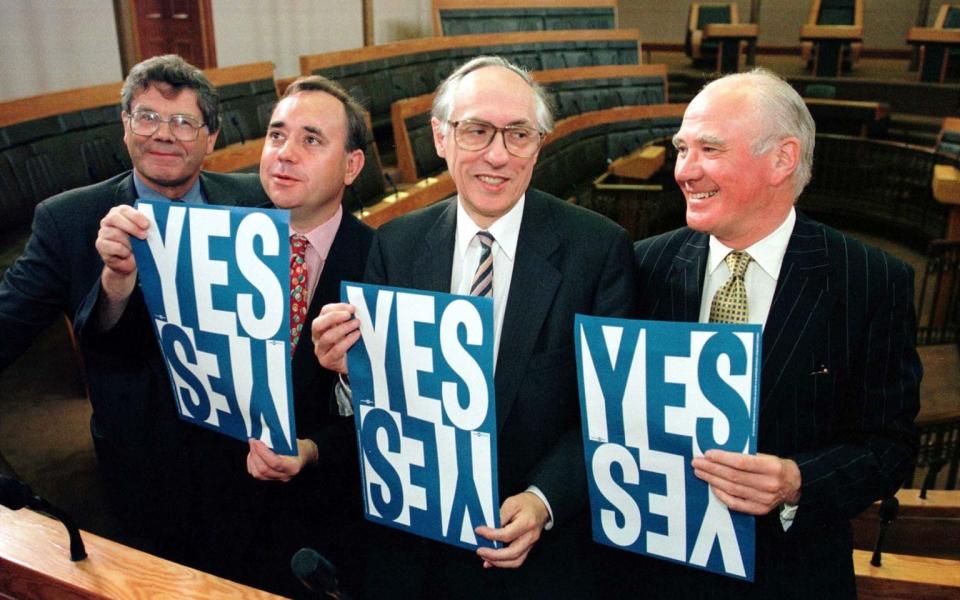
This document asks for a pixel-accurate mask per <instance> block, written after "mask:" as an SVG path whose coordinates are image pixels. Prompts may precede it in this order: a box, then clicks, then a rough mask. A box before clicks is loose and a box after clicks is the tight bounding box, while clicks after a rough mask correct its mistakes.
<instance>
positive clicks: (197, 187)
mask: <svg viewBox="0 0 960 600" xmlns="http://www.w3.org/2000/svg"><path fill="white" fill-rule="evenodd" d="M121 107H122V110H123V113H122V119H121V120H122V126H123V130H124V141H125V143H126V146H127V150H128V152H129V153H130V158H131V159H132V163H133V169H132V170H131V171H128V172H125V173H121V174H120V175H117V176H115V177H112V178H110V179H108V180H106V181H103V182H100V183H97V184H94V185H91V186H87V187H84V188H80V189H76V190H71V191H68V192H64V193H62V194H58V195H57V196H54V197H52V198H50V199H48V200H45V201H44V202H42V203H41V204H39V205H38V206H37V209H36V212H35V215H34V221H33V233H32V235H31V237H30V240H29V241H28V243H27V246H26V248H25V250H24V253H23V255H22V256H21V257H20V258H19V259H18V260H17V261H16V263H15V264H14V265H13V266H11V267H10V269H9V270H8V271H7V272H6V274H5V276H4V279H3V282H2V283H0V369H3V368H5V367H6V366H8V365H9V364H10V363H11V362H13V361H14V360H15V359H16V358H17V357H18V356H19V355H20V354H22V353H23V351H24V350H26V348H27V347H28V346H29V345H30V344H31V343H32V342H33V340H34V339H35V338H36V337H37V336H38V335H39V334H40V332H42V331H43V330H44V329H45V328H46V327H47V326H48V325H49V324H50V323H52V322H53V321H54V320H56V319H58V318H59V317H60V315H61V314H66V316H67V317H68V318H69V319H70V320H71V321H72V322H73V324H74V327H75V332H76V334H77V338H78V343H79V346H80V350H81V352H82V354H83V366H84V369H85V372H86V382H87V385H88V390H89V397H90V402H91V404H92V405H93V414H92V416H91V420H90V431H91V434H92V436H93V441H94V447H95V450H96V453H97V458H98V461H99V464H100V472H101V475H102V476H103V480H104V481H105V483H106V490H107V494H108V500H109V501H110V502H111V504H112V507H113V509H114V510H113V512H114V513H115V514H116V516H117V517H118V518H119V520H120V522H121V524H122V525H123V526H124V533H125V535H126V537H124V539H123V541H124V542H126V543H128V544H133V545H136V546H139V547H141V548H143V549H146V550H148V551H152V552H156V553H158V554H161V555H163V556H166V557H169V558H172V559H174V560H177V561H180V562H185V563H187V564H190V565H193V566H199V567H201V568H206V567H208V565H207V564H206V563H204V562H202V561H200V560H199V558H198V556H197V553H196V552H195V551H194V546H193V542H194V540H195V539H199V538H201V537H202V536H203V530H202V529H201V527H203V526H204V525H206V524H207V523H209V521H206V522H205V521H204V519H206V518H207V516H208V515H204V510H207V511H210V510H211V509H212V508H213V507H209V506H204V500H203V498H202V497H201V494H200V491H199V487H198V485H199V483H200V482H205V481H209V478H208V477H207V473H206V472H201V470H202V469H207V470H213V469H214V467H213V466H212V465H213V464H214V463H213V462H211V461H210V458H209V457H212V456H217V455H218V452H219V451H220V448H221V446H220V444H221V443H222V442H221V441H220V440H219V439H218V438H219V437H220V436H217V435H216V434H213V433H211V432H208V431H205V430H203V429H202V428H198V427H194V426H192V425H188V424H186V423H183V422H181V421H179V419H178V418H177V416H176V408H175V404H174V402H173V400H172V397H171V391H170V390H171V386H170V382H169V379H168V375H167V372H166V368H165V366H164V364H163V362H162V359H161V357H160V353H159V347H158V345H157V342H156V339H155V338H154V335H153V330H152V327H151V325H150V321H149V316H148V314H147V311H146V308H145V306H144V301H143V296H142V294H141V293H140V291H139V288H137V286H136V281H137V269H136V263H135V262H134V259H133V255H132V254H131V251H130V238H129V236H130V235H135V234H137V232H138V231H142V230H143V229H144V228H145V226H146V224H145V223H144V221H143V219H142V215H139V213H137V212H136V211H134V209H133V207H132V204H133V202H134V201H135V200H136V199H137V198H143V199H158V198H163V199H170V200H179V201H183V202H204V203H210V204H245V205H260V204H263V203H265V202H267V197H266V195H265V194H264V193H263V189H262V187H261V185H260V181H259V178H258V177H257V176H256V175H255V174H249V175H234V174H216V173H205V172H202V171H201V167H202V164H203V160H204V157H205V156H206V155H207V154H209V153H210V152H211V151H212V150H213V146H214V143H215V141H216V138H217V133H218V131H219V123H220V117H219V111H220V105H219V97H218V94H217V91H216V88H214V87H213V85H212V84H211V83H210V82H209V81H208V80H207V78H206V77H205V76H204V75H203V73H202V72H201V71H200V70H199V69H197V68H195V67H193V66H192V65H190V64H188V63H186V62H185V61H184V60H183V59H181V58H180V57H179V56H175V55H167V56H158V57H154V58H150V59H148V60H145V61H143V62H141V63H139V64H137V65H135V66H134V67H133V68H132V69H131V71H130V74H129V75H128V77H127V79H126V81H125V82H124V84H123V88H122V91H121ZM98 234H99V235H98ZM204 485H205V483H204ZM81 525H83V524H82V523H81Z"/></svg>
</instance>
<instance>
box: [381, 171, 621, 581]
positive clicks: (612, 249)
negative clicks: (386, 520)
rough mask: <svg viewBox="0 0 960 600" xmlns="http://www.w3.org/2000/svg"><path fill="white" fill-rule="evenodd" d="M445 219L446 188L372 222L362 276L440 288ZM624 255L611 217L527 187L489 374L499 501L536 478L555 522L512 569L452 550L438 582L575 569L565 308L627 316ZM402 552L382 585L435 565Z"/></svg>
mask: <svg viewBox="0 0 960 600" xmlns="http://www.w3.org/2000/svg"><path fill="white" fill-rule="evenodd" d="M456 219H457V204H456V199H455V198H451V199H448V200H445V201H443V202H440V203H438V204H436V205H434V206H431V207H428V208H426V209H423V210H420V211H417V212H415V213H412V214H410V215H406V216H404V217H401V218H398V219H395V220H394V221H391V222H389V223H387V224H385V225H383V226H381V227H380V229H378V230H377V234H376V236H375V238H374V244H373V247H372V248H371V250H370V259H369V261H368V263H367V273H366V280H367V281H368V282H369V283H377V284H384V285H392V286H399V287H409V288H416V289H423V290H429V291H437V292H449V291H450V279H451V271H452V265H453V252H454V240H455V237H456ZM631 262H632V261H631V255H630V242H629V238H628V236H627V234H626V232H625V231H624V230H623V229H622V228H620V227H618V226H617V225H616V224H614V223H613V222H611V221H609V220H608V219H606V218H604V217H601V216H600V215H598V214H596V213H593V212H590V211H587V210H584V209H582V208H580V207H577V206H574V205H571V204H568V203H565V202H563V201H561V200H559V199H557V198H554V197H552V196H549V195H547V194H544V193H542V192H539V191H536V190H533V189H529V190H527V193H526V200H525V205H524V210H523V219H522V223H521V226H520V233H519V238H518V243H517V251H516V259H515V262H514V267H513V274H512V278H511V282H510V291H509V296H508V299H507V306H506V312H505V315H504V321H503V326H502V331H501V336H500V347H499V353H498V359H497V365H496V371H495V377H494V378H495V391H496V412H497V435H498V439H497V442H498V448H497V451H498V456H497V462H498V464H497V466H498V470H499V472H498V478H499V488H500V490H499V491H500V499H501V502H502V501H503V500H504V499H506V498H507V497H509V496H511V495H514V494H518V493H520V492H523V491H524V490H525V489H526V488H527V487H528V486H529V485H536V486H537V487H539V488H540V490H541V491H542V492H543V493H544V495H545V496H546V497H547V499H548V501H549V502H550V505H551V508H552V509H553V514H554V518H555V520H556V527H555V528H554V529H553V530H551V531H546V532H544V533H543V535H542V537H541V539H540V541H539V542H538V543H537V546H535V547H534V549H533V551H532V552H531V554H530V555H529V557H528V558H527V561H526V563H525V564H524V565H523V566H522V567H521V568H520V569H518V570H516V571H511V570H508V569H489V570H483V569H482V568H481V564H480V563H481V561H480V560H479V559H478V558H477V557H476V556H473V555H466V553H462V554H465V557H464V564H463V565H462V568H461V570H460V571H459V572H458V573H459V574H458V575H451V574H447V575H446V576H447V577H448V580H450V581H451V582H452V583H453V584H456V585H457V586H459V587H458V588H457V589H447V590H443V591H442V593H443V594H451V595H453V596H455V597H464V596H467V597H468V596H470V595H477V596H483V597H489V596H491V595H493V596H496V595H497V594H498V593H501V592H506V593H514V594H515V593H517V590H521V592H520V593H521V594H524V595H525V597H530V596H529V594H530V593H533V594H535V595H536V596H540V595H547V596H549V595H551V594H550V592H549V590H551V589H554V590H556V593H560V594H564V593H569V591H570V589H571V588H570V587H566V586H567V585H568V583H569V582H570V581H571V580H575V579H576V578H577V577H578V574H579V573H580V572H581V571H580V568H581V567H583V566H584V565H582V564H581V565H577V564H571V563H572V562H574V561H573V560H572V557H573V556H574V555H576V553H577V552H580V551H584V550H586V549H587V548H585V547H581V546H586V545H589V538H588V536H587V534H586V532H585V531H583V536H582V537H578V538H576V542H575V544H574V543H573V542H572V540H573V539H574V538H573V536H572V535H571V531H574V530H576V527H575V526H574V525H573V524H572V523H571V521H573V520H575V518H580V517H583V516H585V514H586V513H585V510H584V509H585V508H586V504H587V491H586V471H585V468H584V457H583V446H582V442H581V438H580V436H581V432H580V420H579V414H580V410H579V400H578V396H577V379H576V363H575V355H574V345H573V320H574V315H575V314H576V313H584V314H592V315H605V316H618V317H626V316H629V315H630V314H631V311H632V308H633V303H634V290H635V282H634V277H633V269H632V264H631ZM564 536H567V537H564ZM424 544H425V543H424ZM435 552H436V553H437V554H439V555H441V556H443V557H448V556H450V555H451V554H452V553H458V552H459V551H456V550H453V549H452V548H450V547H449V546H447V547H444V548H443V549H435ZM413 556H417V557H419V558H413ZM413 556H411V557H410V558H407V559H406V560H404V561H403V566H402V570H403V574H400V575H397V576H396V577H395V578H394V585H398V584H397V583H396V582H397V581H400V580H401V579H402V578H406V581H404V582H403V584H404V585H407V584H409V582H410V580H411V579H415V578H416V577H417V576H416V575H415V573H417V572H418V570H419V571H421V572H422V570H423V569H424V568H427V569H428V572H429V573H430V574H431V575H433V576H439V575H440V573H441V571H443V569H442V568H441V567H439V566H436V565H435V564H433V563H430V562H429V561H430V559H429V558H426V559H423V558H422V556H423V555H417V554H414V555H413ZM428 556H429V555H428ZM425 565H426V566H425ZM448 566H449V565H448ZM451 569H452V567H451ZM481 572H482V573H481ZM482 577H486V579H482ZM388 584H389V582H388ZM426 586H427V587H425V588H416V587H412V588H410V589H404V590H403V592H401V594H402V595H405V596H410V595H419V594H424V593H431V592H435V591H436V590H431V592H424V591H423V590H424V589H428V590H429V586H430V583H429V582H428V583H427V584H426ZM498 586H499V587H498ZM389 591H390V590H389V588H387V589H384V590H374V593H375V594H376V593H380V592H384V593H389ZM394 593H396V589H394ZM554 595H555V594H554Z"/></svg>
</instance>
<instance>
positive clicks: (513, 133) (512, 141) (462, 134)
mask: <svg viewBox="0 0 960 600" xmlns="http://www.w3.org/2000/svg"><path fill="white" fill-rule="evenodd" d="M450 125H452V126H453V139H454V140H455V141H456V142H457V146H458V147H459V148H460V149H461V150H468V151H470V152H476V151H478V150H483V149H484V148H486V147H487V146H489V145H490V144H491V142H493V138H495V137H497V132H500V133H502V134H503V146H504V147H505V148H506V149H507V152H509V153H510V154H512V155H514V156H516V157H518V158H530V157H531V156H533V155H534V154H536V153H537V150H539V149H540V144H541V143H542V142H543V133H541V132H539V131H537V130H536V129H533V128H532V127H525V126H523V125H507V126H506V127H496V126H495V125H493V124H492V123H487V122H486V121H472V120H465V121H450Z"/></svg>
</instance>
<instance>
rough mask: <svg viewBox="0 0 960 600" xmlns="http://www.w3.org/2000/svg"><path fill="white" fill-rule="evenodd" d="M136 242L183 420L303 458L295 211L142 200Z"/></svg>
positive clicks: (147, 296)
mask: <svg viewBox="0 0 960 600" xmlns="http://www.w3.org/2000/svg"><path fill="white" fill-rule="evenodd" d="M136 208H137V209H138V210H139V211H140V212H142V213H143V214H144V215H146V217H147V219H149V221H150V229H149V231H148V234H147V239H146V240H145V241H141V240H138V239H132V240H131V241H132V242H133V251H134V255H135V256H136V260H137V270H138V273H139V280H140V287H141V289H142V290H143V295H144V299H145V300H146V303H147V309H148V310H149V311H150V314H151V316H152V317H153V324H154V328H155V330H156V333H157V340H158V341H159V343H160V348H161V350H162V352H163V356H164V360H165V361H166V364H167V370H168V371H169V373H170V380H171V382H172V383H173V392H174V396H175V397H176V401H177V410H178V411H179V413H180V417H181V418H182V419H184V420H186V421H190V422H192V423H196V424H198V425H201V426H203V427H207V428H209V429H214V430H216V431H219V432H221V433H224V434H226V435H229V436H231V437H234V438H237V439H240V440H244V441H246V440H247V439H249V438H256V439H259V440H262V441H263V442H264V443H266V444H267V446H269V447H270V448H272V449H273V450H274V451H275V452H276V453H278V454H284V455H288V456H290V455H295V454H296V453H297V445H296V426H295V423H294V416H293V397H292V394H291V384H290V359H289V356H290V338H289V331H290V329H289V319H290V317H289V306H290V296H289V292H288V288H287V280H288V278H289V269H290V266H289V264H290V247H289V244H288V243H287V242H286V240H287V236H288V235H289V233H288V232H289V214H288V213H287V212H286V211H279V210H258V209H250V208H239V207H225V206H210V205H190V204H184V203H182V202H154V201H151V202H138V203H137V205H136Z"/></svg>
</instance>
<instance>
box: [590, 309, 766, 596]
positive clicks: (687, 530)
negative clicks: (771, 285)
mask: <svg viewBox="0 0 960 600" xmlns="http://www.w3.org/2000/svg"><path fill="white" fill-rule="evenodd" d="M575 335H576V346H577V371H578V377H579V384H580V410H581V415H582V426H583V438H584V452H585V453H586V464H587V478H588V481H589V487H590V506H591V516H592V520H593V536H594V540H596V541H597V542H599V543H602V544H607V545H609V546H613V547H615V548H621V549H624V550H629V551H631V552H637V553H639V554H645V555H648V556H654V557H658V558H663V559H667V560H671V561H674V562H679V563H682V564H688V565H691V566H695V567H699V568H701V569H705V570H708V571H712V572H715V573H720V574H724V575H728V576H731V577H737V578H741V579H746V580H749V581H753V576H754V555H755V542H754V518H753V517H752V516H750V515H746V514H742V513H738V512H733V511H730V510H729V509H728V508H727V507H726V506H725V505H724V504H723V503H721V502H720V501H719V500H717V498H716V497H715V496H714V494H713V493H712V492H711V491H710V489H709V486H708V485H707V484H706V483H705V482H704V481H702V480H700V479H698V478H697V477H696V476H694V474H693V469H692V467H691V466H690V461H691V460H692V459H693V458H694V457H695V456H702V455H703V453H704V452H706V451H707V450H710V449H714V448H717V449H721V450H728V451H731V452H739V453H746V454H755V453H756V447H757V402H758V390H759V373H760V365H759V361H760V337H761V328H760V326H759V325H737V326H734V325H716V324H702V323H701V324H698V323H671V322H661V321H630V320H623V319H605V318H598V317H585V316H581V315H577V318H576V325H575Z"/></svg>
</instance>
